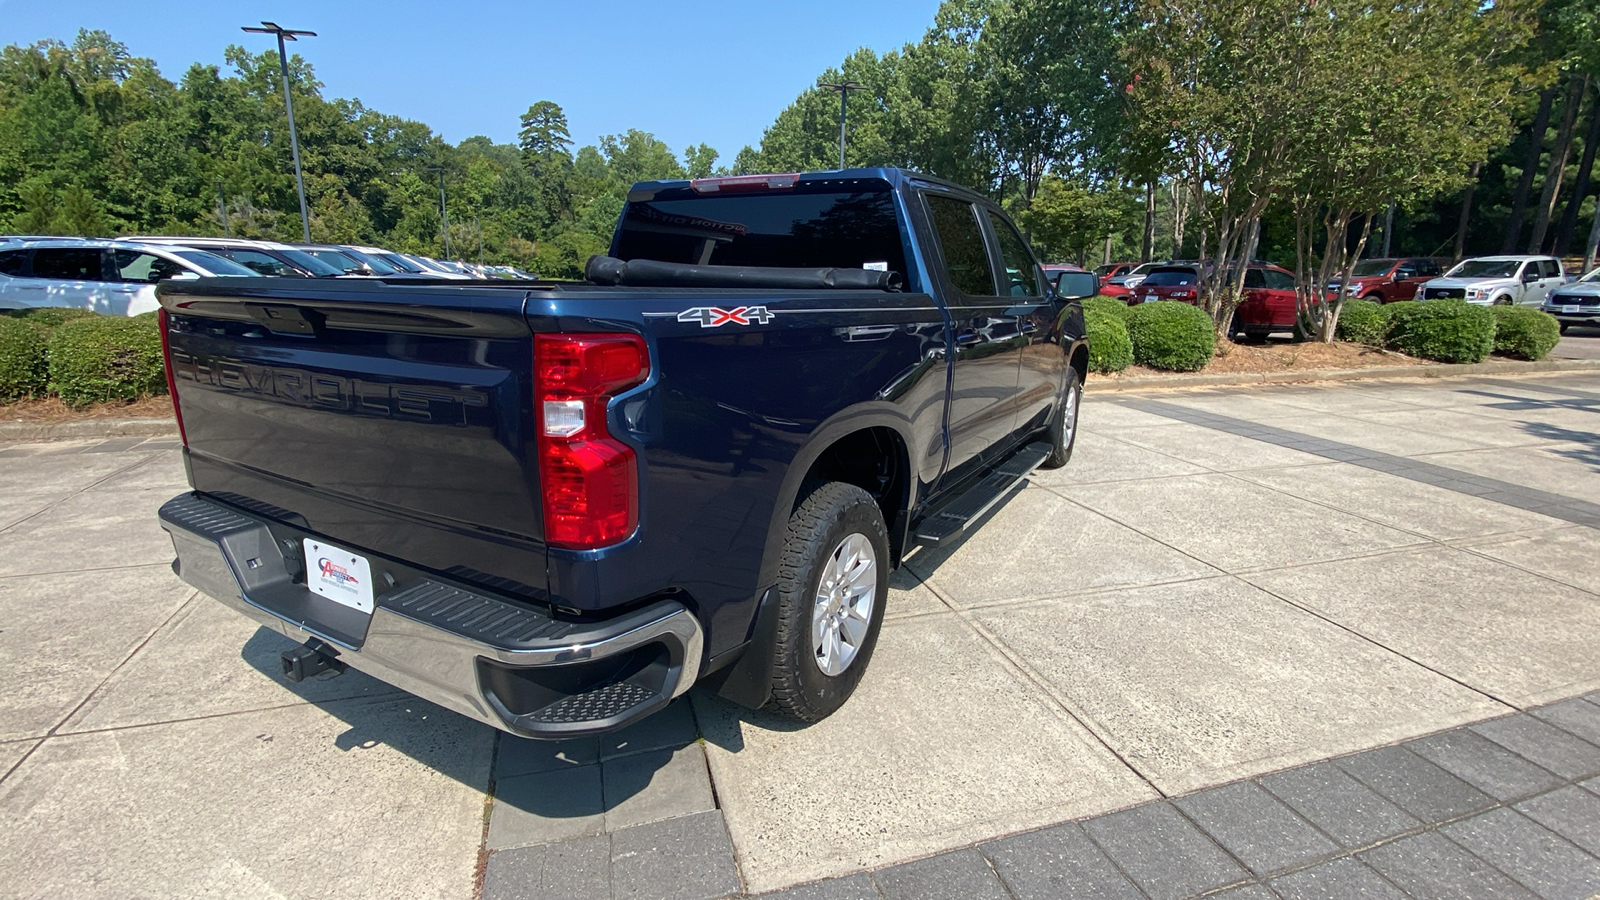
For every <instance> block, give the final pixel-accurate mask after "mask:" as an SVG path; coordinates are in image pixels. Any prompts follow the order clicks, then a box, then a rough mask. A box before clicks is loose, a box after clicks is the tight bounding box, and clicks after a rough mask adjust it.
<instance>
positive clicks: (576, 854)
mask: <svg viewBox="0 0 1600 900" xmlns="http://www.w3.org/2000/svg"><path fill="white" fill-rule="evenodd" d="M483 896H484V897H487V898H491V900H608V898H610V896H611V838H610V837H609V836H608V835H603V834H600V835H595V836H593V837H587V838H579V839H577V840H571V841H562V842H561V843H559V844H541V845H538V846H534V847H519V848H517V849H515V850H501V851H499V852H496V853H492V854H490V856H489V862H488V864H487V865H486V866H485V867H484V872H483Z"/></svg>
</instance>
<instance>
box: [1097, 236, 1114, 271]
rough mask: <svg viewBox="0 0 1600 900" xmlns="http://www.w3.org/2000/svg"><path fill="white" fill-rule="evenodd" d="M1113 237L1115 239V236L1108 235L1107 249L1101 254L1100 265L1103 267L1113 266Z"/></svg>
mask: <svg viewBox="0 0 1600 900" xmlns="http://www.w3.org/2000/svg"><path fill="white" fill-rule="evenodd" d="M1112 237H1113V235H1109V234H1108V235H1106V249H1105V252H1104V253H1101V254H1100V265H1102V266H1109V265H1111V238H1112Z"/></svg>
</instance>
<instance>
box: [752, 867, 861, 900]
mask: <svg viewBox="0 0 1600 900" xmlns="http://www.w3.org/2000/svg"><path fill="white" fill-rule="evenodd" d="M882 897H883V895H882V894H879V893H878V888H877V887H876V886H874V885H873V883H872V876H871V875H868V874H867V873H865V872H862V873H859V874H856V875H847V876H845V877H844V878H830V879H828V880H827V881H817V882H813V883H811V884H802V885H798V886H796V887H792V888H789V889H787V890H783V891H778V892H777V893H774V894H763V895H761V900H881V898H882Z"/></svg>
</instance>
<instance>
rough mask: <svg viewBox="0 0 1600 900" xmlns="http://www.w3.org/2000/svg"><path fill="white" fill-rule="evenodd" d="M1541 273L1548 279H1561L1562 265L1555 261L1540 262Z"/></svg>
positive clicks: (1543, 260) (1545, 260) (1542, 260)
mask: <svg viewBox="0 0 1600 900" xmlns="http://www.w3.org/2000/svg"><path fill="white" fill-rule="evenodd" d="M1539 273H1540V274H1542V275H1543V276H1544V277H1546V278H1559V277H1561V264H1560V263H1558V262H1556V261H1555V260H1553V259H1541V260H1539Z"/></svg>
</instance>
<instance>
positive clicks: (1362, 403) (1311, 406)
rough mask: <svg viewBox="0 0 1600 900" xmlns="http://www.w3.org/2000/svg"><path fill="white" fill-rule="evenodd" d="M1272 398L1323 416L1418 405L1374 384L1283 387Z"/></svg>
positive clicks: (1401, 409) (1389, 409) (1389, 410)
mask: <svg viewBox="0 0 1600 900" xmlns="http://www.w3.org/2000/svg"><path fill="white" fill-rule="evenodd" d="M1272 399H1273V400H1274V401H1276V402H1278V403H1281V404H1283V405H1285V406H1292V407H1295V408H1296V409H1300V410H1303V411H1305V412H1307V413H1317V414H1319V415H1335V416H1348V415H1351V414H1354V413H1360V412H1406V411H1409V410H1413V409H1416V404H1414V403H1407V402H1405V401H1403V400H1401V399H1398V398H1396V397H1394V396H1393V395H1392V392H1390V391H1385V390H1383V389H1382V388H1381V387H1379V386H1378V385H1374V384H1365V385H1360V386H1355V387H1333V386H1322V385H1318V386H1315V387H1300V386H1296V387H1289V388H1281V389H1279V390H1278V392H1277V393H1275V394H1274V395H1273V398H1272ZM1246 418H1248V416H1246Z"/></svg>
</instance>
